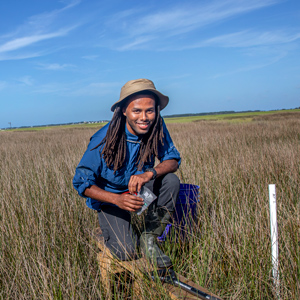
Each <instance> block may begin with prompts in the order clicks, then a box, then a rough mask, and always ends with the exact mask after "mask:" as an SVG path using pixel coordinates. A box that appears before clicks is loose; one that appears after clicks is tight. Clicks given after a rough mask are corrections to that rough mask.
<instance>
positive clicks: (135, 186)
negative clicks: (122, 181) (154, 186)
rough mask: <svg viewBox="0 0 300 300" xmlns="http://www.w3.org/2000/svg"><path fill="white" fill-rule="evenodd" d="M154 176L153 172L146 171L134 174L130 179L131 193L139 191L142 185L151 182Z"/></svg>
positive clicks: (129, 187) (129, 188)
mask: <svg viewBox="0 0 300 300" xmlns="http://www.w3.org/2000/svg"><path fill="white" fill-rule="evenodd" d="M152 177H153V173H152V172H145V173H143V174H139V175H132V176H131V177H130V180H129V184H128V190H129V193H130V194H134V193H138V192H139V191H140V190H141V188H142V186H143V185H144V184H145V183H147V182H149V181H150V180H151V179H152Z"/></svg>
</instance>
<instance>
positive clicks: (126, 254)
mask: <svg viewBox="0 0 300 300" xmlns="http://www.w3.org/2000/svg"><path fill="white" fill-rule="evenodd" d="M107 246H108V248H109V249H110V252H111V253H112V254H113V255H114V256H115V257H116V258H118V259H119V260H122V261H126V260H132V259H134V258H135V256H136V251H135V247H134V246H133V245H128V244H126V245H121V244H119V243H117V242H114V243H109V244H108V245H107Z"/></svg>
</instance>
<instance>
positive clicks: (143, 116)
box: [141, 111, 147, 121]
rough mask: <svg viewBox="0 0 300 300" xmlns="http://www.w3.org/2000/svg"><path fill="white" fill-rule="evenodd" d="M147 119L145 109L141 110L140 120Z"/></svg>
mask: <svg viewBox="0 0 300 300" xmlns="http://www.w3.org/2000/svg"><path fill="white" fill-rule="evenodd" d="M146 119H147V114H146V112H145V111H143V112H142V113H141V120H143V121H144V120H146Z"/></svg>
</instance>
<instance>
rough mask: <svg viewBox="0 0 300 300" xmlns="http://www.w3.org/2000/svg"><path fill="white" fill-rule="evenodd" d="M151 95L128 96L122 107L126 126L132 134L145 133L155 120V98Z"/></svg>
mask: <svg viewBox="0 0 300 300" xmlns="http://www.w3.org/2000/svg"><path fill="white" fill-rule="evenodd" d="M154 99H155V98H154V96H151V95H136V96H132V97H131V98H129V100H128V102H127V106H125V107H124V108H123V115H124V116H125V117H126V126H127V129H128V131H129V132H130V133H132V134H134V135H142V134H146V133H147V132H148V131H149V130H150V128H151V126H152V124H153V123H154V121H155V116H156V111H155V100H154Z"/></svg>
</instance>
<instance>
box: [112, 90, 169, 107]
mask: <svg viewBox="0 0 300 300" xmlns="http://www.w3.org/2000/svg"><path fill="white" fill-rule="evenodd" d="M143 91H149V92H151V93H153V94H155V95H156V96H157V97H158V100H159V105H160V110H163V109H164V108H165V107H166V106H167V105H168V103H169V97H168V96H165V95H164V94H162V93H160V92H159V91H158V90H156V89H151V88H146V89H140V88H139V89H136V90H131V91H130V93H128V94H125V95H123V96H122V97H121V98H120V99H119V100H118V101H117V102H116V103H114V104H113V106H112V107H111V111H112V112H114V111H115V109H116V107H117V106H123V105H124V104H125V102H126V101H127V100H128V98H129V97H130V96H132V95H134V94H136V93H139V92H143Z"/></svg>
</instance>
